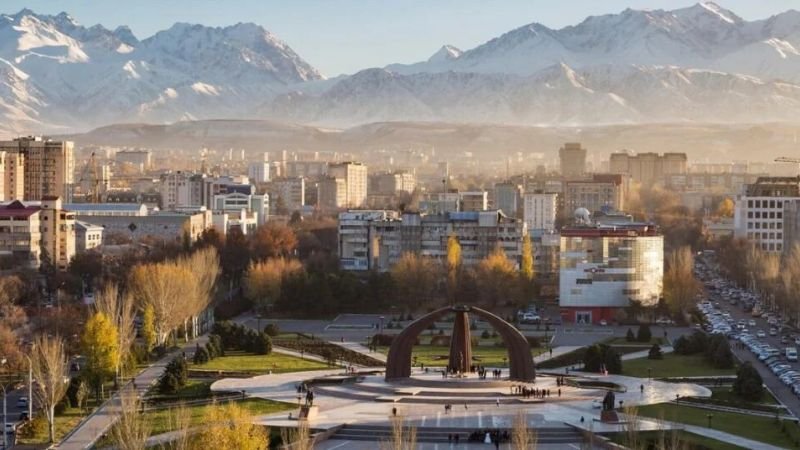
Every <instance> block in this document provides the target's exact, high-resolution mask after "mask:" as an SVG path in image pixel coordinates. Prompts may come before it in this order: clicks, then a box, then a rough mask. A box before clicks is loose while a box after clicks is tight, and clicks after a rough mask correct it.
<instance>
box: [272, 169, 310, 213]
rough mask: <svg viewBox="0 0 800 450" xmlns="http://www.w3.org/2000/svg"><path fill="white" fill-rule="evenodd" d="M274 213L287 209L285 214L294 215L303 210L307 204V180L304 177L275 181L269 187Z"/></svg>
mask: <svg viewBox="0 0 800 450" xmlns="http://www.w3.org/2000/svg"><path fill="white" fill-rule="evenodd" d="M267 192H269V197H270V201H271V202H272V204H271V205H270V206H271V207H272V210H273V211H276V213H278V214H280V212H278V210H280V209H285V211H282V212H283V213H292V212H294V211H299V210H301V209H303V206H304V205H305V204H306V180H305V178H303V177H290V178H279V179H274V180H272V181H271V182H270V184H269V186H268V187H267Z"/></svg>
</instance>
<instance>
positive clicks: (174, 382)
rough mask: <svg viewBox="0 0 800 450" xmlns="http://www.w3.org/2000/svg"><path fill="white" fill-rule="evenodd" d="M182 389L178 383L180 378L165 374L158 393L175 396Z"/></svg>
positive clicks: (159, 384)
mask: <svg viewBox="0 0 800 450" xmlns="http://www.w3.org/2000/svg"><path fill="white" fill-rule="evenodd" d="M180 388H181V384H180V383H179V382H178V378H177V377H176V376H175V375H173V374H171V373H164V375H162V376H161V379H160V381H159V383H158V391H159V392H160V393H162V394H166V395H170V394H175V393H177V392H178V389H180Z"/></svg>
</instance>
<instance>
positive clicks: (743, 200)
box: [734, 177, 800, 252]
mask: <svg viewBox="0 0 800 450" xmlns="http://www.w3.org/2000/svg"><path fill="white" fill-rule="evenodd" d="M798 199H800V177H760V178H758V180H756V182H755V183H753V184H749V185H747V186H746V187H745V188H744V190H743V192H742V193H741V194H739V195H737V196H736V200H735V205H736V206H735V209H734V228H735V233H734V234H735V236H736V237H737V238H746V239H748V240H749V241H751V242H753V243H755V244H756V245H758V246H760V247H761V249H762V250H764V251H768V252H783V251H784V249H785V248H786V240H785V236H784V226H785V221H784V219H785V218H784V213H785V209H786V208H787V207H788V208H790V211H791V208H792V207H793V206H792V202H794V201H795V200H798ZM790 214H791V212H790ZM790 222H791V221H790ZM790 226H793V224H790Z"/></svg>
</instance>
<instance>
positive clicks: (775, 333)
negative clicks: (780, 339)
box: [769, 328, 778, 336]
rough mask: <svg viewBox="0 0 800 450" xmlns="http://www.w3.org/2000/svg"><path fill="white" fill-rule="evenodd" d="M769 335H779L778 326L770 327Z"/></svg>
mask: <svg viewBox="0 0 800 450" xmlns="http://www.w3.org/2000/svg"><path fill="white" fill-rule="evenodd" d="M769 335H770V336H777V335H778V330H777V329H776V328H770V329H769Z"/></svg>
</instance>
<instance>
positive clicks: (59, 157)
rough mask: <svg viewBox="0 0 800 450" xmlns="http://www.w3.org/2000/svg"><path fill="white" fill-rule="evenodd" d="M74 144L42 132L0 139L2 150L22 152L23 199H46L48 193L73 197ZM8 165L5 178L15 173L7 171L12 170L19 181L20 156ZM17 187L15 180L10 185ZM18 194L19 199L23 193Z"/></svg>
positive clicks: (67, 197) (16, 196)
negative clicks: (37, 134) (7, 139)
mask: <svg viewBox="0 0 800 450" xmlns="http://www.w3.org/2000/svg"><path fill="white" fill-rule="evenodd" d="M73 146H74V144H73V143H72V142H70V141H52V140H50V139H43V138H42V137H40V136H35V137H33V136H29V137H23V138H17V139H14V140H12V141H2V142H0V152H6V154H7V155H8V154H12V153H13V154H18V155H21V156H22V164H23V170H22V174H23V177H22V178H23V181H22V185H23V192H22V199H24V200H42V199H43V198H44V197H60V198H62V199H65V200H67V201H70V200H71V199H72V191H73V178H74V173H75V158H74V154H73ZM12 161H13V157H12ZM5 169H6V171H5V172H6V176H5V180H8V179H9V178H10V177H11V175H10V174H8V173H7V171H12V173H13V174H14V178H15V181H16V182H17V183H18V182H19V160H18V159H17V161H14V164H8V165H6V168H5ZM16 187H17V186H15V185H13V183H12V186H11V187H10V188H7V189H15V190H16ZM14 198H16V199H19V193H17V194H15V197H14ZM7 199H8V200H11V198H7Z"/></svg>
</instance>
